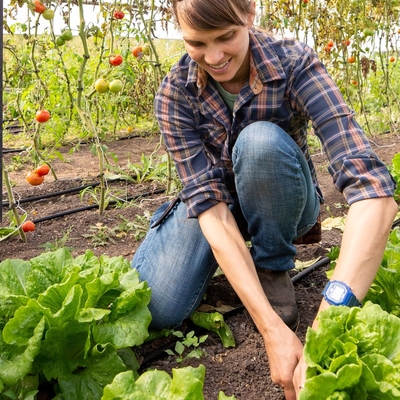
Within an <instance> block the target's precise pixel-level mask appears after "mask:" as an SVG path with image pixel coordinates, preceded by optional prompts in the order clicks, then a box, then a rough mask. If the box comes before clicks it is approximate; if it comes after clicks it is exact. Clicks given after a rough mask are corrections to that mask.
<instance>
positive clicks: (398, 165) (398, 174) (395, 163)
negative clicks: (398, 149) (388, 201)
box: [389, 153, 400, 202]
mask: <svg viewBox="0 0 400 400" xmlns="http://www.w3.org/2000/svg"><path fill="white" fill-rule="evenodd" d="M389 170H390V173H391V174H392V176H393V179H394V180H395V182H396V189H395V192H394V195H395V199H396V201H397V202H400V153H397V154H396V155H395V156H394V157H393V159H392V163H391V165H390V166H389Z"/></svg>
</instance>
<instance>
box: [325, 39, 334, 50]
mask: <svg viewBox="0 0 400 400" xmlns="http://www.w3.org/2000/svg"><path fill="white" fill-rule="evenodd" d="M326 45H327V46H328V47H330V48H332V47H333V46H334V45H335V43H333V40H330V41H329V42H328V43H327V44H326Z"/></svg>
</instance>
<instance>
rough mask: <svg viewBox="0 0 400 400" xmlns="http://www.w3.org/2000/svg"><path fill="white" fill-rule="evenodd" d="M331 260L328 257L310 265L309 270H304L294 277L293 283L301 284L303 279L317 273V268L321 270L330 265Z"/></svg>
mask: <svg viewBox="0 0 400 400" xmlns="http://www.w3.org/2000/svg"><path fill="white" fill-rule="evenodd" d="M330 261H331V260H330V259H329V258H328V257H324V258H322V259H321V260H318V261H316V262H315V263H314V264H312V265H310V266H309V267H308V268H306V269H304V270H303V271H301V272H299V273H298V274H296V275H295V276H293V277H292V279H291V280H292V283H293V284H296V283H297V282H299V281H300V280H301V279H303V278H304V277H306V276H307V275H308V274H310V273H311V272H313V271H315V270H316V269H317V268H320V267H322V266H324V265H326V264H328V263H330Z"/></svg>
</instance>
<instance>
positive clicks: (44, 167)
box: [35, 164, 50, 176]
mask: <svg viewBox="0 0 400 400" xmlns="http://www.w3.org/2000/svg"><path fill="white" fill-rule="evenodd" d="M35 172H36V174H37V175H39V176H44V175H47V174H48V173H49V172H50V167H49V166H48V165H47V164H43V165H41V166H40V167H37V168H36V169H35Z"/></svg>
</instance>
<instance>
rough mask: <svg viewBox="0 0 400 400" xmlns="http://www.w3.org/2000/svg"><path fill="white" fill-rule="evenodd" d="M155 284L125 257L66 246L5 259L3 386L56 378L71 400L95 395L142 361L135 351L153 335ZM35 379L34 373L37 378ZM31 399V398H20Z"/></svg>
mask: <svg viewBox="0 0 400 400" xmlns="http://www.w3.org/2000/svg"><path fill="white" fill-rule="evenodd" d="M149 301H150V289H149V288H148V287H147V284H146V283H145V282H139V275H138V273H137V271H136V270H134V269H132V268H131V267H130V265H129V262H128V261H126V260H124V259H123V258H122V257H113V258H109V257H107V256H101V257H100V258H97V257H95V256H94V255H93V253H92V252H90V251H87V252H86V253H85V254H84V255H82V256H79V257H76V258H73V257H72V256H71V254H70V253H69V252H68V251H67V250H66V249H60V250H57V251H55V252H47V253H42V254H41V255H40V256H38V257H35V258H32V259H31V260H30V261H23V260H18V259H14V260H5V261H3V262H2V263H0V328H1V335H0V352H1V354H2V357H1V359H0V391H3V390H4V391H6V392H8V393H20V391H21V387H26V392H25V393H24V395H27V393H28V392H29V393H30V392H32V390H35V389H37V387H36V388H35V387H34V386H35V384H36V385H37V382H38V381H39V380H43V379H45V380H48V381H50V380H52V379H55V380H57V381H58V385H59V388H60V395H62V398H63V399H65V400H68V399H70V400H73V399H77V398H85V399H93V400H97V399H99V398H100V397H101V396H102V392H103V388H104V386H106V385H107V384H109V383H111V381H112V379H113V378H114V376H115V375H117V374H118V373H119V372H123V371H126V370H128V366H129V369H132V368H133V367H134V368H133V369H134V373H135V374H136V370H137V369H138V367H139V365H138V363H137V361H136V358H135V355H134V353H133V351H132V350H130V349H129V348H130V347H132V346H137V345H140V344H142V343H143V342H144V340H145V338H146V337H147V335H148V331H147V328H148V326H149V324H150V320H151V316H150V312H149V310H148V308H147V305H148V303H149ZM32 377H36V379H35V380H34V382H33V381H32ZM21 398H25V397H21Z"/></svg>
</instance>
